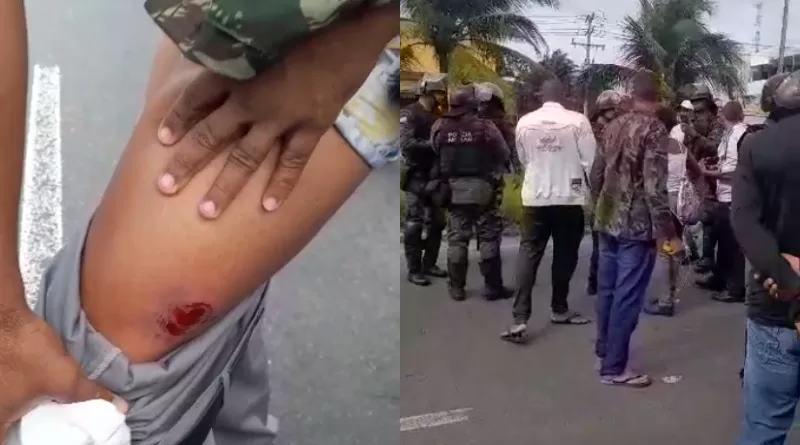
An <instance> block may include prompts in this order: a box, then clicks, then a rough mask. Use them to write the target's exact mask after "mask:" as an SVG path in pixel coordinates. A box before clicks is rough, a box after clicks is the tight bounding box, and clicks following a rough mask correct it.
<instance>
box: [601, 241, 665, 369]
mask: <svg viewBox="0 0 800 445" xmlns="http://www.w3.org/2000/svg"><path fill="white" fill-rule="evenodd" d="M655 262H656V246H655V243H654V242H653V241H634V240H626V239H622V238H616V237H613V236H610V235H607V234H605V233H601V234H600V261H599V264H598V280H597V286H598V288H597V302H596V306H595V307H596V310H597V340H596V343H595V354H596V355H597V357H599V358H600V359H601V360H602V365H601V367H600V375H601V376H609V375H620V374H622V373H623V372H625V369H626V368H627V366H628V351H629V347H630V342H631V336H632V335H633V331H635V330H636V325H637V324H639V313H640V312H641V310H642V306H643V304H644V297H645V294H646V293H647V285H648V284H650V277H651V275H652V274H653V267H654V265H655Z"/></svg>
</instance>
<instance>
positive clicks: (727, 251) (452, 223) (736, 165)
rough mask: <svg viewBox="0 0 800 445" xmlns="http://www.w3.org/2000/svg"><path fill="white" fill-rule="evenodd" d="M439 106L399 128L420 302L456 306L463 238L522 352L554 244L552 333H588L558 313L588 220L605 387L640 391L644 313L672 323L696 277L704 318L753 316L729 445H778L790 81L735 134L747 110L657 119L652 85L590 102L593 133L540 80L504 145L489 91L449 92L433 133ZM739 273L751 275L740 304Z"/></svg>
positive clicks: (796, 114) (408, 113)
mask: <svg viewBox="0 0 800 445" xmlns="http://www.w3.org/2000/svg"><path fill="white" fill-rule="evenodd" d="M443 95H444V91H443V90H439V91H427V90H426V89H425V86H424V85H423V89H422V91H421V96H420V100H419V101H418V102H417V103H415V104H414V105H412V106H410V107H408V108H406V109H405V110H403V113H402V114H401V128H402V135H401V149H402V150H403V154H404V157H405V159H406V162H407V165H408V171H407V173H406V175H405V176H404V179H403V184H402V188H403V190H404V191H405V192H406V205H407V211H406V228H405V247H406V256H407V260H408V271H409V275H408V280H409V281H410V282H412V283H414V284H417V285H428V284H430V280H429V278H428V276H432V277H449V280H448V290H449V293H450V296H451V297H452V298H453V299H455V300H463V299H464V298H465V292H464V289H465V285H466V270H467V245H468V243H469V240H470V237H471V234H472V233H473V230H474V231H475V232H476V233H477V238H478V249H479V251H480V258H481V263H480V269H481V273H482V275H483V276H484V279H485V293H484V295H485V297H486V298H487V299H490V300H494V299H505V298H509V297H511V296H513V297H514V305H513V310H512V317H513V324H512V325H511V326H510V327H509V328H508V329H507V330H506V331H505V332H504V333H503V335H502V337H503V338H504V339H505V340H509V341H514V342H524V341H525V340H526V339H527V321H528V319H529V318H530V316H531V299H532V295H531V294H532V289H533V287H534V283H535V279H536V273H537V270H538V267H539V264H540V262H541V259H542V257H543V254H544V250H545V247H546V245H547V243H548V242H549V239H550V238H551V237H552V239H553V255H552V257H553V259H552V261H553V264H552V268H553V269H552V294H551V317H550V319H551V322H553V323H556V324H586V323H588V322H589V319H588V318H586V317H584V316H582V315H581V314H578V313H577V312H574V311H572V310H570V309H569V305H568V303H567V296H568V294H569V285H570V281H571V278H572V275H573V273H574V270H575V268H576V265H577V261H578V248H579V245H580V242H581V240H582V238H583V235H584V230H585V222H584V221H585V218H584V211H585V209H588V211H589V212H590V213H591V218H590V219H591V221H592V229H593V230H592V241H593V254H592V258H591V264H590V270H591V272H590V276H589V280H588V283H587V292H588V293H589V294H590V295H593V296H594V297H595V300H596V312H595V316H596V322H597V323H596V325H597V337H596V342H595V355H596V357H597V366H596V370H597V372H598V373H599V376H600V381H601V383H603V384H607V385H615V386H627V387H646V386H649V385H650V384H651V379H650V377H649V376H648V375H646V374H642V373H640V372H637V371H635V370H632V369H630V368H629V366H628V354H629V344H630V340H631V336H632V334H633V332H634V330H635V329H636V326H637V324H638V320H639V314H640V313H641V312H642V311H644V312H646V313H648V314H651V315H657V316H673V315H674V313H675V293H676V291H677V287H678V286H677V279H678V270H679V268H680V266H681V265H683V266H687V267H688V266H689V265H692V267H693V269H694V271H695V272H696V273H698V274H701V275H704V276H703V277H702V278H701V279H699V280H697V281H696V285H697V286H699V287H701V288H704V289H708V290H710V291H712V292H713V294H712V298H713V299H714V300H716V301H719V302H725V303H739V302H744V301H745V300H747V303H748V321H747V342H746V355H745V365H744V367H743V387H744V396H745V397H744V401H745V409H744V412H745V418H744V430H743V432H742V434H741V437H740V441H739V443H740V444H741V445H756V444H758V445H773V444H782V443H784V441H785V438H786V435H787V433H788V431H789V429H790V428H791V425H792V422H793V418H794V413H795V410H796V407H797V404H798V400H800V335H798V331H799V330H800V303H798V301H797V298H798V296H800V259H798V255H800V237H797V236H796V234H795V233H793V231H792V228H794V227H800V175H796V174H792V173H793V172H796V171H800V169H798V167H800V138H798V137H797V131H798V130H797V128H800V127H798V125H800V73H794V74H792V75H789V74H780V75H777V76H774V77H773V78H771V79H770V80H769V81H768V82H767V84H766V85H765V87H764V91H763V94H762V108H763V109H764V111H765V112H767V113H769V117H768V118H767V123H766V124H764V125H746V124H745V123H744V112H743V108H742V105H741V104H740V103H738V102H735V101H731V102H729V103H726V104H724V106H722V107H721V108H720V107H719V105H718V103H717V102H716V101H715V100H714V98H713V96H712V95H711V93H710V91H709V90H708V89H707V88H705V87H700V88H698V89H697V91H696V92H695V94H694V95H693V96H692V97H690V98H689V99H688V100H686V101H683V102H682V103H680V104H678V105H677V106H675V107H671V106H667V105H665V104H664V103H663V102H662V98H661V96H660V90H659V87H658V82H657V80H656V79H655V78H654V77H653V75H652V73H649V72H640V73H638V74H636V75H635V76H634V77H633V78H632V80H631V82H630V95H629V96H625V95H622V94H620V93H618V92H614V91H607V92H604V93H603V94H601V95H600V97H599V98H598V101H597V104H596V105H597V106H596V111H595V112H594V113H593V115H592V116H590V117H586V116H584V115H583V114H581V113H577V112H574V111H571V110H568V109H566V108H565V107H564V106H563V105H562V104H564V103H565V102H566V100H565V96H564V89H563V87H562V85H561V84H560V83H559V82H558V81H557V80H549V81H547V82H545V83H544V84H543V86H542V88H541V90H540V92H539V95H540V99H541V101H542V102H543V105H542V106H541V107H540V108H539V109H537V110H535V111H533V112H531V113H528V114H526V115H524V116H522V117H521V118H520V119H519V121H518V123H517V126H516V131H515V132H513V133H512V132H511V131H510V126H508V124H507V123H506V122H505V120H503V118H502V115H503V114H504V113H503V109H502V93H500V92H499V89H497V87H496V86H493V85H486V84H476V85H468V86H466V87H461V88H458V89H456V90H455V91H454V93H453V94H452V95H451V96H450V100H449V102H450V108H449V110H448V111H446V112H444V113H443V114H441V117H440V118H438V119H436V118H435V117H434V116H435V113H436V104H437V103H440V102H439V101H440V100H441V99H442V98H443ZM437 96H438V97H437ZM498 105H499V106H498ZM515 155H516V156H515ZM509 169H513V170H514V171H516V172H521V173H522V174H523V176H524V179H523V181H522V187H521V190H520V194H521V201H522V205H523V211H522V220H521V222H520V246H519V259H518V264H517V276H516V288H515V289H514V290H513V291H512V290H509V289H507V288H505V287H504V286H503V281H502V274H501V259H500V252H499V244H500V236H501V231H502V221H501V219H500V217H499V215H498V205H499V196H500V194H501V193H502V187H503V182H502V178H503V174H504V173H505V172H506V171H508V170H509ZM443 209H446V210H447V211H448V212H449V216H450V219H449V230H448V258H447V271H444V270H441V269H438V268H437V267H436V260H437V258H436V255H437V253H438V250H439V243H440V242H441V237H440V234H441V231H442V228H443V227H444V225H445V224H444V219H443V218H442V215H443ZM423 232H427V236H423ZM697 238H699V239H697ZM684 246H685V247H684ZM659 256H661V257H664V258H665V259H666V260H667V261H668V263H669V281H670V283H669V284H670V286H669V289H670V291H669V293H668V294H666V295H664V296H659V297H657V298H647V288H648V285H649V282H650V279H651V276H652V272H653V269H654V265H655V262H656V261H657V258H658V257H659ZM746 261H749V263H750V265H751V269H752V271H753V273H751V274H750V277H749V279H747V286H745V282H746V276H745V273H746V272H745V263H746Z"/></svg>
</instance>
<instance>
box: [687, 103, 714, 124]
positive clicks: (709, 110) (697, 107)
mask: <svg viewBox="0 0 800 445" xmlns="http://www.w3.org/2000/svg"><path fill="white" fill-rule="evenodd" d="M692 106H694V113H693V114H694V119H695V120H697V119H705V120H713V119H716V117H717V115H716V113H714V107H713V105H712V104H711V103H709V102H708V101H707V100H697V101H694V102H692Z"/></svg>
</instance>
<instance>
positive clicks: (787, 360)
mask: <svg viewBox="0 0 800 445" xmlns="http://www.w3.org/2000/svg"><path fill="white" fill-rule="evenodd" d="M746 349H747V351H746V353H745V364H744V367H745V369H744V422H743V431H742V434H741V435H740V436H739V441H738V442H737V444H738V445H783V443H784V442H785V441H786V435H787V434H788V433H789V430H790V429H791V428H792V423H793V422H794V416H795V410H796V409H797V402H798V400H800V336H798V334H797V331H796V330H794V329H789V328H782V327H774V326H764V325H760V324H757V323H755V322H753V321H751V320H747V348H746Z"/></svg>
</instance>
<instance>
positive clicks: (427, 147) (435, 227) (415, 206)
mask: <svg viewBox="0 0 800 445" xmlns="http://www.w3.org/2000/svg"><path fill="white" fill-rule="evenodd" d="M445 94H446V92H445V90H444V85H443V84H433V85H430V84H428V83H426V82H425V81H423V82H422V85H421V86H420V95H419V100H417V102H415V103H413V104H411V105H409V106H407V107H405V108H403V109H402V110H401V111H400V139H399V144H400V150H401V152H402V154H403V159H404V161H405V171H404V173H403V175H402V179H401V180H400V190H402V191H404V192H405V230H404V233H403V236H404V238H403V242H404V247H405V254H406V262H407V266H408V281H409V282H411V283H413V284H416V285H418V286H428V285H430V284H431V281H430V279H428V276H433V277H446V276H447V272H445V271H444V270H442V269H441V268H439V267H438V266H437V265H436V260H437V259H438V257H439V247H440V246H441V244H442V231H443V230H444V228H445V225H446V221H445V214H444V211H443V209H441V208H439V207H438V206H436V205H435V204H434V203H433V201H432V200H431V196H430V194H429V192H428V190H427V189H428V188H429V187H428V185H429V183H430V182H431V180H433V179H434V177H433V175H434V174H435V170H436V169H435V167H436V153H435V152H434V151H433V148H432V146H431V139H430V135H431V127H432V126H433V123H434V122H435V121H436V117H437V116H436V113H437V111H438V110H437V108H438V102H437V95H442V96H444V95H445ZM423 232H424V233H425V237H424V238H423Z"/></svg>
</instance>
